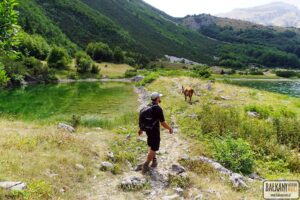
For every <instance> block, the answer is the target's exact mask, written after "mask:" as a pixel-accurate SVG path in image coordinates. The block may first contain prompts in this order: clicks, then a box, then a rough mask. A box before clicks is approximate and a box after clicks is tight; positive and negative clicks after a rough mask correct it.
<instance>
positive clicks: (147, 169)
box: [142, 163, 150, 174]
mask: <svg viewBox="0 0 300 200" xmlns="http://www.w3.org/2000/svg"><path fill="white" fill-rule="evenodd" d="M149 171H150V167H149V163H144V164H143V169H142V174H146V173H147V172H149Z"/></svg>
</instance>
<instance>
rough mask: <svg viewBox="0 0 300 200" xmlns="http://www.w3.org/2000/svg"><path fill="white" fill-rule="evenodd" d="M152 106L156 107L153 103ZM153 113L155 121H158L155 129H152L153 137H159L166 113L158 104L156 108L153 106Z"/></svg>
mask: <svg viewBox="0 0 300 200" xmlns="http://www.w3.org/2000/svg"><path fill="white" fill-rule="evenodd" d="M151 104H152V105H154V104H153V103H151ZM151 104H150V105H151ZM152 111H153V119H154V120H155V121H157V123H156V124H155V125H154V127H153V129H152V131H151V135H155V136H159V135H160V123H161V122H164V121H165V117H164V112H163V109H162V108H161V107H160V106H159V105H157V104H156V105H155V106H153V108H152ZM159 122H160V123H159Z"/></svg>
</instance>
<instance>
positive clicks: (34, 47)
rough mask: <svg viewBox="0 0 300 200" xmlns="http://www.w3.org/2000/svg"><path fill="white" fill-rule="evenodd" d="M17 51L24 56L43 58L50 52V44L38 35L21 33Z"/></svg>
mask: <svg viewBox="0 0 300 200" xmlns="http://www.w3.org/2000/svg"><path fill="white" fill-rule="evenodd" d="M19 51H20V52H21V53H22V54H23V55H25V56H33V57H35V58H38V59H41V60H45V59H46V58H47V56H48V54H49V52H50V46H49V45H48V43H47V42H46V40H45V39H44V38H43V37H41V36H39V35H28V34H26V33H22V35H21V36H20V44H19Z"/></svg>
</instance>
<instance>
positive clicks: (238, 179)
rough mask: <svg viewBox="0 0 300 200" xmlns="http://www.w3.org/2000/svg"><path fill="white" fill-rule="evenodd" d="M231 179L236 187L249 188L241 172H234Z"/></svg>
mask: <svg viewBox="0 0 300 200" xmlns="http://www.w3.org/2000/svg"><path fill="white" fill-rule="evenodd" d="M229 180H230V181H231V183H232V185H233V187H235V188H236V189H243V188H248V185H247V184H246V183H245V177H243V176H242V175H240V174H237V173H233V174H232V175H231V176H230V178H229Z"/></svg>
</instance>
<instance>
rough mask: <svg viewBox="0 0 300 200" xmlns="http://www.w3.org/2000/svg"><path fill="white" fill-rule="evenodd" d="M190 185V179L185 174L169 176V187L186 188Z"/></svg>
mask: <svg viewBox="0 0 300 200" xmlns="http://www.w3.org/2000/svg"><path fill="white" fill-rule="evenodd" d="M190 184H191V179H190V177H189V176H188V175H187V174H179V175H172V174H169V185H170V186H171V187H180V188H187V187H189V186H190Z"/></svg>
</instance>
